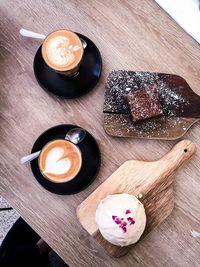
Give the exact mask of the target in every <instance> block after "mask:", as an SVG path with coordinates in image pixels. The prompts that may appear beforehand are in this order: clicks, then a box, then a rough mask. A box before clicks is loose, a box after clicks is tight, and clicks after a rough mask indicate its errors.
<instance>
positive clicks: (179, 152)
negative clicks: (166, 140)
mask: <svg viewBox="0 0 200 267" xmlns="http://www.w3.org/2000/svg"><path fill="white" fill-rule="evenodd" d="M195 152H196V145H195V144H194V143H193V142H191V141H190V140H182V141H180V142H179V143H178V144H176V145H175V146H174V147H173V148H172V150H171V151H170V152H169V153H167V155H165V156H164V157H163V158H161V159H160V160H159V162H160V163H161V164H162V165H163V164H165V168H166V169H170V172H171V173H173V172H174V171H175V170H176V169H177V168H179V167H180V166H181V165H182V164H183V163H184V162H185V161H187V160H188V159H190V158H191V157H192V156H193V155H194V153H195ZM168 166H170V168H168ZM169 174H170V173H169Z"/></svg>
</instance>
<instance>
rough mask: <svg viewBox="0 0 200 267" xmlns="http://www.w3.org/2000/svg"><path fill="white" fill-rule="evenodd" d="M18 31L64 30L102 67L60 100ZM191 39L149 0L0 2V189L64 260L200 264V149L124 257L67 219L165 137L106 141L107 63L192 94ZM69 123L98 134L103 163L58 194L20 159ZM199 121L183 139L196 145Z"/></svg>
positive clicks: (33, 44) (198, 78) (149, 157)
mask: <svg viewBox="0 0 200 267" xmlns="http://www.w3.org/2000/svg"><path fill="white" fill-rule="evenodd" d="M21 27H24V28H27V29H30V30H33V31H37V32H41V33H43V34H47V33H49V32H51V31H53V30H55V29H59V28H70V29H72V30H74V31H76V32H80V33H82V34H84V35H87V36H88V37H89V38H90V39H91V40H93V41H94V42H95V43H96V44H97V46H98V48H99V49H100V51H101V54H102V58H103V73H102V77H101V80H100V82H99V83H98V85H97V86H96V88H95V89H94V90H93V91H91V92H90V93H89V94H87V95H85V96H83V97H81V98H79V99H77V100H69V101H68V100H61V99H58V98H56V97H52V96H50V95H48V94H47V93H46V92H44V91H43V90H42V89H41V88H40V86H39V85H38V84H37V82H36V80H35V77H34V74H33V69H32V64H33V57H34V54H35V53H36V51H37V49H38V47H39V45H40V41H36V40H30V39H26V38H22V37H21V36H20V35H19V29H20V28H21ZM199 65H200V53H199V44H198V43H196V42H195V41H194V40H193V39H192V38H191V37H190V36H189V35H187V34H186V33H185V32H184V31H183V30H182V29H181V28H180V27H179V26H178V25H177V24H176V23H175V22H174V21H173V20H172V19H171V18H170V17H169V16H168V15H167V14H166V13H165V12H164V11H163V10H162V9H161V8H160V7H159V6H158V5H157V4H156V3H155V2H154V1H152V0H140V1H139V0H133V1H129V0H123V1H122V0H116V1H97V0H88V1H81V0H71V1H70V0H69V1H64V0H49V1H40V0H24V1H19V0H15V1H14V0H9V1H6V0H1V1H0V85H1V87H0V138H1V139H0V151H1V152H0V194H1V195H2V196H3V197H5V198H6V199H7V200H8V201H9V202H10V204H11V205H12V206H13V207H14V208H15V209H17V211H19V213H20V214H21V216H22V217H23V218H24V219H25V220H26V221H27V222H28V223H29V224H30V225H31V226H32V227H33V229H35V230H36V231H37V232H38V234H39V235H40V236H41V237H42V238H44V240H45V241H47V242H48V243H49V245H50V246H51V247H52V248H53V249H54V250H55V251H56V252H57V253H58V254H59V255H60V256H61V257H62V258H63V259H64V260H65V261H66V262H67V263H68V264H69V265H70V266H71V267H73V266H78V267H82V266H92V267H118V266H120V267H121V266H126V267H127V266H128V267H132V266H134V267H138V266H140V267H141V266H148V267H149V266H154V267H157V266H159V267H160V266H165V267H166V266H169V267H171V266H173V267H176V266H181V267H188V266H193V267H197V266H199V265H200V258H199V244H200V239H199V238H193V237H192V236H191V233H190V231H191V230H192V229H194V230H196V231H200V213H199V210H200V187H199V166H200V152H199V151H200V150H197V154H196V156H195V157H194V158H193V160H192V161H190V163H189V164H187V166H186V167H185V168H184V169H182V170H181V171H180V172H178V174H177V177H176V182H175V184H174V186H175V198H176V204H175V208H174V210H173V212H172V215H171V216H169V217H168V218H167V220H165V222H163V223H162V224H161V225H160V226H159V227H157V228H155V230H154V231H152V232H151V233H150V234H149V235H148V237H146V238H145V239H144V240H141V242H139V244H138V245H137V246H136V247H135V249H134V251H133V252H132V253H129V254H127V255H126V256H124V257H123V258H120V259H113V258H111V257H109V256H108V255H107V254H106V253H105V251H104V250H103V248H101V246H99V245H98V244H97V243H96V242H95V241H94V240H93V238H90V237H89V235H88V234H87V232H85V231H83V229H82V227H81V225H80V223H79V222H78V220H77V219H76V208H77V206H78V205H79V204H80V203H81V202H82V201H83V200H84V199H85V198H86V197H87V196H88V195H90V194H91V193H92V192H93V191H94V190H95V189H96V188H97V187H98V185H99V184H101V183H102V182H103V181H104V180H105V179H106V178H107V177H109V175H111V174H112V173H113V172H114V171H115V170H116V169H117V167H119V166H120V165H121V164H122V163H123V162H124V161H126V160H129V159H137V160H144V161H153V160H157V159H159V158H161V156H162V155H164V154H165V153H167V151H168V150H169V149H170V148H171V147H172V144H174V142H164V141H154V140H133V139H127V138H124V139H120V138H113V137H110V136H108V135H107V134H105V132H104V129H103V115H102V109H103V99H104V86H105V79H106V76H107V75H108V73H109V72H110V71H111V70H113V69H132V70H143V71H152V72H163V73H175V74H178V75H180V76H182V77H183V78H185V79H186V80H187V82H188V83H189V85H190V86H191V88H192V89H193V90H194V91H195V92H196V93H197V94H200V69H199ZM61 123H71V124H78V125H80V126H82V127H85V128H86V129H87V130H88V131H90V132H91V133H92V134H93V135H94V136H95V137H96V139H97V141H98V143H99V145H100V149H101V152H102V164H101V168H100V172H99V175H98V176H97V178H96V180H95V182H94V183H93V184H91V186H90V187H88V188H87V189H85V190H84V191H83V192H81V193H79V194H76V195H72V196H58V195H55V194H52V193H49V192H47V191H46V190H45V189H43V188H42V187H41V186H40V185H39V184H38V183H37V181H36V180H35V178H34V177H33V175H32V173H31V170H30V166H29V165H26V166H21V165H20V163H19V159H20V157H21V156H23V155H26V154H27V153H29V152H30V151H31V147H32V145H33V143H34V141H35V140H36V138H37V137H38V135H39V134H41V133H42V132H43V131H45V130H46V129H48V128H49V127H52V126H55V125H58V124H61ZM199 131H200V125H199V124H197V125H196V126H195V127H192V128H191V129H190V130H189V131H188V133H187V134H186V136H185V138H188V139H190V140H192V141H193V142H194V143H196V144H197V147H198V148H199V147H200V137H199Z"/></svg>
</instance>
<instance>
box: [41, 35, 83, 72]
mask: <svg viewBox="0 0 200 267" xmlns="http://www.w3.org/2000/svg"><path fill="white" fill-rule="evenodd" d="M42 56H43V58H44V60H45V61H46V63H47V64H48V65H49V66H50V67H51V68H53V69H55V70H57V71H67V70H71V69H73V68H75V67H76V66H77V65H78V64H79V62H80V61H81V59H82V56H83V45H82V43H81V40H80V39H79V37H78V36H77V35H76V34H75V33H73V32H70V31H66V30H59V31H55V32H53V33H51V34H49V35H48V36H47V37H46V39H45V40H44V43H43V45H42Z"/></svg>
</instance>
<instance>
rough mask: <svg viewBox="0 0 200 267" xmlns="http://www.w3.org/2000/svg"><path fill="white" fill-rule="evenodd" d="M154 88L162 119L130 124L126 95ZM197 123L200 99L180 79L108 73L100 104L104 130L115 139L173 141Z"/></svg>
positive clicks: (152, 75)
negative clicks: (160, 106) (101, 104)
mask: <svg viewBox="0 0 200 267" xmlns="http://www.w3.org/2000/svg"><path fill="white" fill-rule="evenodd" d="M149 86H156V88H157V91H158V93H159V96H160V102H161V105H162V109H163V116H161V117H159V118H153V119H149V120H145V121H142V122H139V123H136V124H134V123H133V122H132V120H131V116H130V113H129V109H128V105H127V102H126V95H127V94H128V93H129V92H130V91H134V90H140V89H145V88H148V87H149ZM199 120H200V96H198V95H197V94H195V93H194V92H193V91H192V89H191V88H190V86H189V85H188V83H187V82H186V81H185V80H184V79H183V78H182V77H180V76H178V75H173V74H164V73H150V72H134V71H122V70H119V71H112V72H111V73H110V74H109V75H108V79H107V83H106V91H105V101H104V129H105V131H106V133H107V134H109V135H112V136H119V137H135V138H149V139H165V140H175V139H178V138H180V137H182V136H183V135H184V134H185V133H186V132H187V130H188V129H189V128H190V127H191V126H192V125H193V124H194V123H196V122H197V121H199Z"/></svg>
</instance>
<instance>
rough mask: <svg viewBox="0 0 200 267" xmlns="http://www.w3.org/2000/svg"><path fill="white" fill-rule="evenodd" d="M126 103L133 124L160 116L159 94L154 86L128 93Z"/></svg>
mask: <svg viewBox="0 0 200 267" xmlns="http://www.w3.org/2000/svg"><path fill="white" fill-rule="evenodd" d="M127 103H128V106H129V110H130V113H131V116H132V121H133V122H139V121H141V120H145V119H149V118H154V117H158V116H161V115H162V108H161V104H160V99H159V94H158V92H157V90H156V86H155V85H154V86H151V87H148V88H144V89H142V90H137V91H135V92H130V93H129V94H128V95H127Z"/></svg>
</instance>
